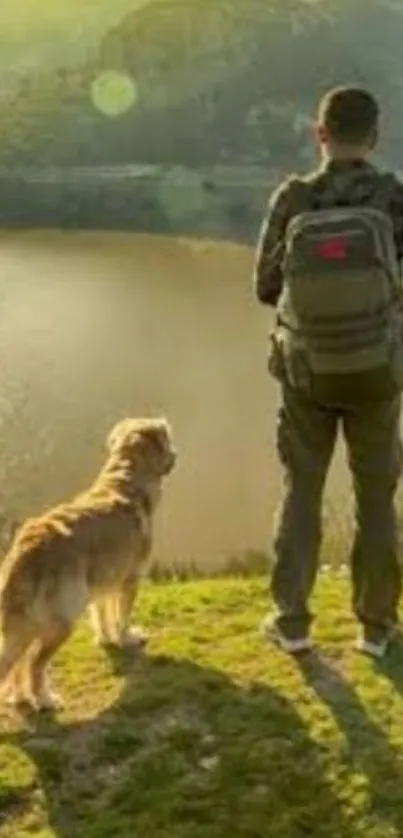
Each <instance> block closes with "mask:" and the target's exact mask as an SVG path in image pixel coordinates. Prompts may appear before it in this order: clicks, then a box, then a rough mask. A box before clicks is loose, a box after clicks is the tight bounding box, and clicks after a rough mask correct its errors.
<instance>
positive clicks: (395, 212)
mask: <svg viewBox="0 0 403 838" xmlns="http://www.w3.org/2000/svg"><path fill="white" fill-rule="evenodd" d="M394 180H395V188H394V190H393V195H392V201H391V215H392V219H393V226H394V228H395V239H396V249H397V255H398V258H399V260H400V262H402V261H403V183H402V181H401V180H400V179H399V178H398V177H396V176H395V178H394Z"/></svg>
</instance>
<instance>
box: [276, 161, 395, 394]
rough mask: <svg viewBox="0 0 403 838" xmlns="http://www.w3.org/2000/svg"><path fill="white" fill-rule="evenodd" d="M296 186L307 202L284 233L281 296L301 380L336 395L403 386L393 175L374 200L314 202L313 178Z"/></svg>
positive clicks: (282, 321)
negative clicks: (333, 204) (391, 211)
mask: <svg viewBox="0 0 403 838" xmlns="http://www.w3.org/2000/svg"><path fill="white" fill-rule="evenodd" d="M295 187H296V205H297V206H299V208H300V211H299V212H298V213H297V214H296V215H294V216H293V218H292V219H291V221H290V223H289V225H288V228H287V230H286V234H285V247H284V255H283V262H282V270H283V277H284V283H283V289H282V293H281V295H280V299H279V302H278V305H277V326H278V329H279V330H280V333H281V334H282V340H283V344H284V346H285V347H286V352H285V355H286V357H287V358H288V361H289V364H288V368H289V371H291V378H293V377H294V379H295V380H294V381H293V382H292V383H294V384H295V385H296V386H299V385H304V386H305V388H306V386H307V384H308V386H309V389H310V392H311V394H312V395H315V396H316V397H317V398H319V399H324V400H326V401H331V402H342V401H344V400H345V399H346V398H347V400H348V401H351V400H352V401H357V400H358V401H363V400H365V399H369V400H373V399H375V400H379V399H383V398H385V399H386V398H389V397H391V396H393V395H394V394H397V393H398V392H399V391H401V389H402V388H403V302H402V301H403V291H402V283H401V275H400V266H399V262H398V258H397V253H396V245H395V238H394V229H393V223H392V219H391V218H390V216H389V214H388V209H389V206H390V197H391V191H392V188H393V187H394V179H393V176H390V175H379V186H378V187H377V188H376V189H375V192H374V196H373V199H372V201H371V204H370V205H365V206H345V207H339V206H338V207H334V208H331V209H328V208H326V209H317V210H312V209H310V207H309V195H310V191H309V184H307V183H304V182H303V181H296V182H295ZM298 373H299V374H300V377H299V378H298Z"/></svg>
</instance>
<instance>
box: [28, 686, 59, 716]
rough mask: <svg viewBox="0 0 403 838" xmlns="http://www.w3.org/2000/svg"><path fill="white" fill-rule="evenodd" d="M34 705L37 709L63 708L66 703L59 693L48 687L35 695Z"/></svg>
mask: <svg viewBox="0 0 403 838" xmlns="http://www.w3.org/2000/svg"><path fill="white" fill-rule="evenodd" d="M33 706H34V708H35V710H44V711H46V710H62V709H63V707H64V704H63V699H62V698H61V697H60V695H58V693H55V692H53V690H49V689H46V690H42V691H41V692H40V693H38V695H36V696H35V698H34V702H33Z"/></svg>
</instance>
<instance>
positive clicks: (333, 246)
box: [317, 236, 347, 260]
mask: <svg viewBox="0 0 403 838" xmlns="http://www.w3.org/2000/svg"><path fill="white" fill-rule="evenodd" d="M317 253H318V256H320V258H321V259H326V260H334V259H335V260H336V259H345V258H346V257H347V239H346V238H344V237H340V236H339V237H338V238H333V239H326V240H325V241H321V242H320V244H319V245H318V249H317Z"/></svg>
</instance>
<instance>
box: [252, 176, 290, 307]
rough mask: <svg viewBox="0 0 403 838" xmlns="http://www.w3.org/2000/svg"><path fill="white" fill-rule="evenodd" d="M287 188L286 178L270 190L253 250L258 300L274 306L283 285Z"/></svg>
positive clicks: (288, 214) (287, 201) (288, 205)
mask: <svg viewBox="0 0 403 838" xmlns="http://www.w3.org/2000/svg"><path fill="white" fill-rule="evenodd" d="M289 191H290V184H289V181H287V182H286V183H283V184H281V185H280V186H279V187H278V188H277V189H276V190H275V191H274V192H273V193H272V195H271V197H270V199H269V203H268V211H267V213H266V216H265V218H264V221H263V224H262V226H261V230H260V235H259V239H258V243H257V248H256V254H255V262H254V276H253V283H254V289H255V293H256V296H257V298H258V300H259V302H261V303H265V304H267V305H270V306H276V304H277V301H278V298H279V296H280V294H281V290H282V286H283V276H282V271H281V261H282V257H283V253H284V237H285V232H286V228H287V225H288V222H289V221H290V218H291V213H290V201H289Z"/></svg>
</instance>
